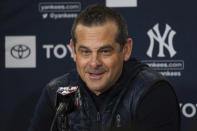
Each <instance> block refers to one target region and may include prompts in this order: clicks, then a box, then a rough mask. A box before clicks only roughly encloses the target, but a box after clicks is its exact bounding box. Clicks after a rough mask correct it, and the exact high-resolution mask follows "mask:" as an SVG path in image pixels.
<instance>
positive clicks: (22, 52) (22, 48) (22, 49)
mask: <svg viewBox="0 0 197 131" xmlns="http://www.w3.org/2000/svg"><path fill="white" fill-rule="evenodd" d="M30 53H31V50H30V48H29V47H28V46H26V45H21V44H19V45H15V46H14V47H12V48H11V55H12V56H13V57H14V58H16V59H25V58H27V57H28V56H29V55H30Z"/></svg>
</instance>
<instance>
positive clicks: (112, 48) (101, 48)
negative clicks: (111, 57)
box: [78, 45, 114, 50]
mask: <svg viewBox="0 0 197 131" xmlns="http://www.w3.org/2000/svg"><path fill="white" fill-rule="evenodd" d="M106 48H108V49H111V50H114V47H113V46H111V45H105V46H102V47H100V48H99V49H98V50H103V49H106ZM80 49H88V50H90V49H89V48H88V47H86V46H84V45H80V46H79V47H78V50H80Z"/></svg>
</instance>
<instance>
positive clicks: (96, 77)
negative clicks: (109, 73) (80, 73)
mask: <svg viewBox="0 0 197 131" xmlns="http://www.w3.org/2000/svg"><path fill="white" fill-rule="evenodd" d="M104 73H105V72H101V73H90V72H89V73H88V76H89V78H90V79H94V80H99V79H101V78H102V76H103V75H104Z"/></svg>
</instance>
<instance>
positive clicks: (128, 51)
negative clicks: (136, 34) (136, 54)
mask: <svg viewBox="0 0 197 131" xmlns="http://www.w3.org/2000/svg"><path fill="white" fill-rule="evenodd" d="M132 47H133V41H132V39H131V38H128V39H127V43H126V44H125V45H124V47H123V55H124V56H123V57H124V61H128V60H129V58H130V56H131V52H132Z"/></svg>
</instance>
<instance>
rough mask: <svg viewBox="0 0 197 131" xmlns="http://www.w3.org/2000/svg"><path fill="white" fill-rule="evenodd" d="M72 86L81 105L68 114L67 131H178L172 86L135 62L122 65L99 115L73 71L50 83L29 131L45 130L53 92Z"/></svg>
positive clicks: (51, 111) (53, 101) (57, 126)
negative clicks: (78, 91) (78, 92)
mask: <svg viewBox="0 0 197 131" xmlns="http://www.w3.org/2000/svg"><path fill="white" fill-rule="evenodd" d="M73 83H74V84H76V83H77V85H78V86H79V88H80V94H81V101H82V105H81V106H80V108H79V109H76V110H74V111H73V112H72V113H70V114H69V115H68V126H69V130H70V131H97V130H98V131H106V130H107V131H108V130H122V131H124V130H131V131H180V111H179V105H178V101H177V98H176V95H175V92H174V90H173V88H172V86H171V85H170V84H169V82H168V81H167V80H166V79H165V78H164V77H163V76H161V75H160V74H158V73H157V72H155V71H153V70H151V69H150V68H149V67H147V66H145V65H143V64H141V63H139V62H137V61H136V60H131V61H129V62H125V63H124V67H123V73H122V75H121V77H120V79H119V80H118V81H117V82H116V84H115V85H114V86H113V87H111V90H114V91H111V92H113V93H111V94H110V93H109V97H108V99H106V101H107V102H104V104H105V105H104V109H103V111H102V112H99V111H98V109H97V106H98V105H97V106H96V105H95V102H94V101H93V99H92V97H91V95H90V93H89V91H88V90H87V87H86V85H85V84H84V82H83V81H82V80H81V79H80V77H79V76H78V74H77V73H76V72H70V73H67V74H65V75H63V76H61V77H58V78H56V79H54V80H52V81H51V82H50V83H49V84H48V85H47V87H46V88H44V90H43V92H42V95H41V97H40V100H39V102H38V104H37V107H36V110H35V114H34V117H33V119H32V122H31V126H30V128H29V130H30V131H49V128H50V125H51V123H52V120H53V117H54V115H55V112H56V91H57V89H58V88H59V87H64V86H68V85H73ZM60 125H61V122H60V120H59V118H58V119H57V120H56V123H55V125H54V126H55V128H54V131H56V130H61V129H60V128H61V126H60Z"/></svg>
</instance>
